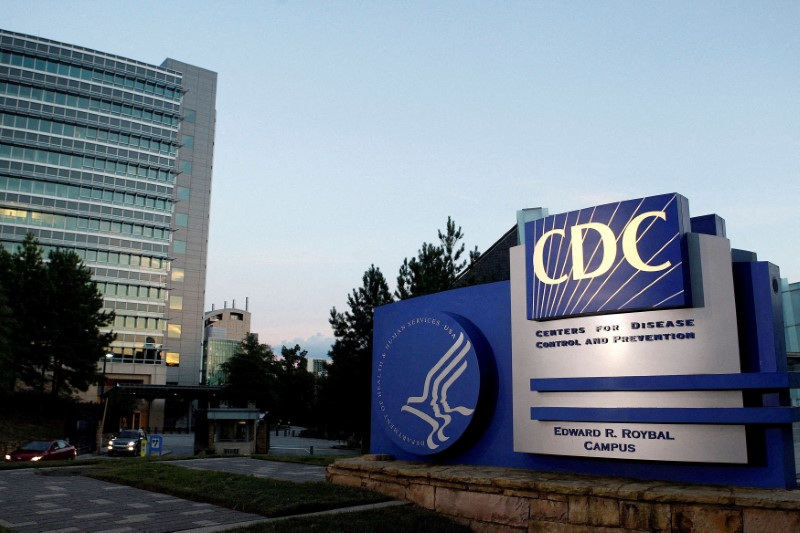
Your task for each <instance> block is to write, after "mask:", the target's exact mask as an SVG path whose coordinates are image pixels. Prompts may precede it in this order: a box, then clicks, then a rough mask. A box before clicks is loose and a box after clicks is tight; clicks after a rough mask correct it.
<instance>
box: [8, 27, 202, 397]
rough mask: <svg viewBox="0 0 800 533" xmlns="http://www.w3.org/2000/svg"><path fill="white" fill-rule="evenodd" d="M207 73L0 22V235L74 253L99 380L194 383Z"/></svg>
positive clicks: (198, 356)
mask: <svg viewBox="0 0 800 533" xmlns="http://www.w3.org/2000/svg"><path fill="white" fill-rule="evenodd" d="M216 78H217V76H216V74H215V73H214V72H211V71H208V70H205V69H202V68H199V67H195V66H192V65H187V64H185V63H181V62H178V61H175V60H172V59H167V60H166V61H164V63H163V64H162V65H161V66H155V65H150V64H146V63H142V62H139V61H136V60H132V59H128V58H123V57H119V56H115V55H112V54H106V53H103V52H99V51H96V50H90V49H87V48H83V47H80V46H75V45H70V44H65V43H60V42H56V41H52V40H48V39H43V38H39V37H34V36H30V35H24V34H20V33H14V32H10V31H6V30H0V246H3V247H4V248H6V249H7V250H9V251H11V252H14V251H15V250H16V248H17V246H18V245H19V244H20V243H21V242H22V240H23V239H24V238H25V236H26V234H28V233H32V234H33V235H34V236H35V237H36V238H37V239H38V241H39V243H40V244H41V246H42V248H43V249H44V251H45V257H47V254H48V252H49V251H51V250H54V249H57V248H60V249H69V250H72V251H74V252H75V253H77V254H78V255H79V256H80V257H81V258H82V259H83V261H84V263H85V264H86V265H87V267H88V268H89V269H90V270H91V271H92V274H93V277H94V279H95V281H96V282H97V284H98V287H99V289H100V290H101V291H102V293H103V296H104V306H105V308H106V309H107V310H113V311H114V312H115V314H116V319H115V322H114V323H113V324H112V325H111V326H110V328H109V329H111V330H112V331H114V332H115V333H116V334H117V337H116V340H115V341H114V343H113V344H112V346H110V347H109V350H110V353H112V354H113V357H112V358H110V359H109V361H108V362H107V365H106V367H105V374H106V378H107V379H106V386H110V385H113V384H114V383H142V384H157V385H164V384H176V385H197V384H198V383H199V382H200V369H201V364H202V342H203V300H204V292H205V276H206V274H205V272H206V253H207V241H208V224H209V202H210V191H211V170H212V163H213V147H214V124H215V109H214V105H215V98H216Z"/></svg>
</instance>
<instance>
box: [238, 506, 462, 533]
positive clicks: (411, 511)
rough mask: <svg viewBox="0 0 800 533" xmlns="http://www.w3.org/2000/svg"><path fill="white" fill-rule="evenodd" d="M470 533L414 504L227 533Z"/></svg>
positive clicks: (272, 523)
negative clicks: (411, 532)
mask: <svg viewBox="0 0 800 533" xmlns="http://www.w3.org/2000/svg"><path fill="white" fill-rule="evenodd" d="M295 531H314V532H315V533H354V532H370V533H406V532H408V531H424V532H425V533H467V532H469V531H471V530H470V528H468V527H467V526H463V525H460V524H458V523H456V522H454V521H453V520H451V519H450V518H447V517H445V516H441V515H438V514H436V513H434V512H433V511H427V510H425V509H420V508H418V507H414V506H411V505H404V506H402V507H385V508H380V509H371V510H368V511H358V512H352V513H338V514H324V515H316V516H303V517H295V518H286V519H282V520H275V521H270V522H263V523H260V524H253V525H251V526H246V527H240V528H235V529H230V530H228V533H293V532H295Z"/></svg>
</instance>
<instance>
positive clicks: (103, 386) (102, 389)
mask: <svg viewBox="0 0 800 533" xmlns="http://www.w3.org/2000/svg"><path fill="white" fill-rule="evenodd" d="M112 357H114V354H113V353H107V354H106V356H105V357H104V358H103V379H102V380H101V381H100V387H99V389H100V394H98V396H100V397H101V398H102V397H103V393H104V392H105V391H106V363H108V360H109V359H111V358H112Z"/></svg>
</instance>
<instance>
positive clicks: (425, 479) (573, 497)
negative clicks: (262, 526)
mask: <svg viewBox="0 0 800 533" xmlns="http://www.w3.org/2000/svg"><path fill="white" fill-rule="evenodd" d="M327 478H328V480H329V481H330V482H332V483H335V484H339V485H349V486H354V487H364V488H367V489H371V490H375V491H377V492H380V493H383V494H386V495H387V496H390V497H392V498H395V499H398V500H406V501H410V502H412V503H414V504H416V505H418V506H419V507H423V508H425V509H430V510H433V511H436V512H437V513H440V514H443V515H447V516H450V517H452V518H454V519H455V520H456V521H457V522H460V523H462V524H465V525H467V526H469V527H470V528H471V529H472V530H473V531H486V532H490V531H491V532H493V533H495V532H512V531H514V532H517V531H519V532H534V531H536V532H539V531H545V532H553V533H555V532H565V533H566V532H570V533H573V532H576V531H577V532H583V531H586V532H588V531H604V532H612V531H613V532H634V531H639V532H640V531H714V532H716V533H719V532H736V533H750V532H759V533H760V532H764V531H772V532H779V531H800V491H796V490H793V491H790V490H766V489H752V488H742V487H714V486H703V485H687V484H679V483H668V482H661V481H638V480H631V479H625V478H606V477H593V476H580V475H574V474H558V473H551V472H536V471H530V470H520V469H513V468H494V467H482V466H464V465H454V466H446V465H432V464H424V463H414V462H409V461H392V460H390V456H385V455H381V456H369V455H367V456H363V457H358V458H350V459H341V460H338V461H336V462H335V463H334V464H332V465H330V466H329V467H328V470H327Z"/></svg>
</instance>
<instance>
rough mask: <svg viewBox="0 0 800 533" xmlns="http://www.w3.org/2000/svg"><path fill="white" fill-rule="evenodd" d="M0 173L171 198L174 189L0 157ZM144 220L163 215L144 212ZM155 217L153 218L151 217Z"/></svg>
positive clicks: (169, 186) (149, 182)
mask: <svg viewBox="0 0 800 533" xmlns="http://www.w3.org/2000/svg"><path fill="white" fill-rule="evenodd" d="M0 173H3V174H5V175H8V176H12V175H14V176H33V177H36V178H43V179H45V180H46V181H49V180H50V179H55V180H56V181H71V182H73V183H85V184H87V186H89V187H93V188H96V189H98V190H105V189H106V188H108V187H111V188H113V189H117V190H129V191H142V194H145V195H151V194H152V195H156V196H160V197H162V198H168V199H169V198H172V196H173V192H174V190H175V188H174V187H172V185H163V184H160V183H156V182H152V181H140V180H138V179H125V178H120V177H117V176H107V175H105V174H98V173H95V172H94V171H93V170H92V171H89V172H87V171H80V170H71V169H65V168H58V167H50V166H44V165H36V164H32V163H18V162H16V161H7V160H5V159H0ZM143 214H144V220H153V221H156V222H158V221H160V220H161V219H163V218H164V216H165V215H161V214H153V213H148V212H145V213H143ZM153 217H155V218H153Z"/></svg>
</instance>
